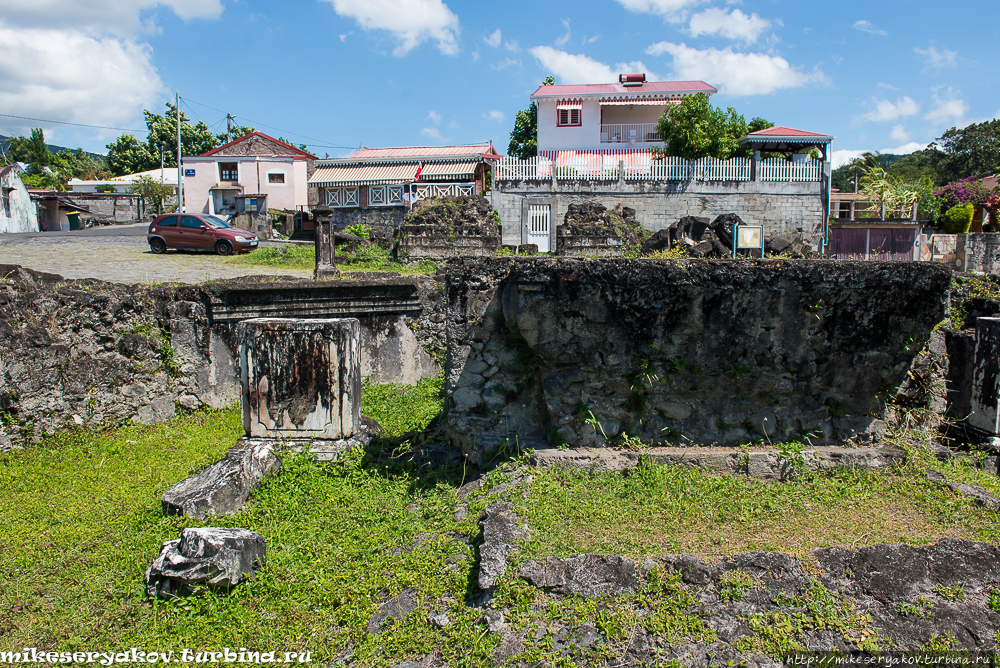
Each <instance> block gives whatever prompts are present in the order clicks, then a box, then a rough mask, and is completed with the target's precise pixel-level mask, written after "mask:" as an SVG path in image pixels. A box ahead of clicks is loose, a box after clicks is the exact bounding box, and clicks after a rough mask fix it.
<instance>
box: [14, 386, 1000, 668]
mask: <svg viewBox="0 0 1000 668" xmlns="http://www.w3.org/2000/svg"><path fill="white" fill-rule="evenodd" d="M441 382H442V381H441V380H440V379H433V380H427V381H424V382H422V383H421V384H420V385H418V386H417V387H415V388H409V387H403V386H395V385H393V386H385V385H375V384H371V383H366V384H365V385H364V390H363V397H362V406H363V411H364V413H365V414H366V415H369V416H372V417H374V418H375V419H377V420H378V421H379V422H381V424H382V425H383V427H384V428H385V429H386V432H387V433H386V437H385V438H383V439H381V440H379V441H377V442H375V443H374V444H373V445H372V446H371V447H369V448H368V449H367V450H366V451H356V452H354V453H353V454H351V455H350V456H349V457H348V458H347V459H345V460H343V461H341V462H338V463H331V464H317V463H313V462H311V461H310V460H308V459H306V458H301V457H290V458H286V460H285V470H284V472H283V473H282V474H281V475H280V476H278V477H276V478H274V479H272V480H271V481H269V482H268V483H266V484H265V486H264V487H263V488H262V489H260V490H258V491H257V492H255V493H254V494H253V496H252V497H251V502H250V503H249V504H248V506H247V508H246V509H244V510H243V511H242V512H241V513H239V514H237V515H234V516H232V517H221V518H209V520H208V521H207V522H206V524H209V525H214V526H239V527H246V528H249V529H252V530H254V531H258V532H260V533H261V534H262V535H264V536H265V537H266V539H267V541H268V563H267V568H266V569H265V570H263V571H262V572H261V573H260V574H259V575H258V577H257V579H256V580H254V581H252V582H249V583H247V584H244V585H241V586H240V587H238V588H236V589H234V590H232V591H231V592H228V593H226V592H211V591H202V592H199V593H196V594H195V595H192V596H190V597H186V598H184V599H179V600H175V601H167V602H163V601H156V602H153V601H150V600H148V599H146V598H145V596H144V593H143V587H142V580H143V573H144V570H145V568H146V567H147V566H148V564H149V563H150V562H151V561H152V559H153V558H154V557H155V556H156V554H157V552H158V550H159V546H160V544H161V542H162V541H165V540H169V539H172V538H175V537H176V536H177V535H178V533H179V531H180V530H181V529H182V528H183V527H186V526H198V525H201V524H202V523H201V522H198V521H194V520H189V519H183V518H178V517H164V516H163V515H162V512H161V509H160V503H159V498H160V495H161V494H162V492H163V491H164V490H165V489H166V488H167V487H169V486H170V485H172V484H173V483H174V482H176V481H178V480H180V479H182V478H184V477H185V476H187V475H189V474H190V473H192V472H195V471H197V470H199V469H200V468H202V467H204V466H205V465H206V464H208V463H210V462H212V461H214V460H216V459H217V458H219V457H220V456H221V455H222V454H223V453H224V452H225V450H226V449H227V448H228V447H229V446H230V445H231V444H233V443H234V442H235V440H236V438H238V436H239V435H240V434H241V432H242V428H241V424H240V417H239V412H238V410H237V409H235V408H234V409H230V410H225V411H221V412H200V413H195V414H188V415H185V416H183V417H179V418H175V419H174V420H172V421H170V422H169V423H167V424H164V425H160V426H157V427H145V426H139V425H132V426H126V427H122V428H119V429H116V430H107V431H96V430H86V429H82V428H81V429H74V430H70V431H67V432H64V433H61V434H58V435H56V436H53V437H51V438H49V439H47V440H45V441H44V442H43V443H41V444H39V445H37V446H34V447H32V448H30V449H28V450H24V451H16V452H12V453H8V454H3V455H0V488H2V489H4V494H3V495H0V525H2V526H3V527H4V531H3V532H2V533H0V574H2V577H0V645H2V646H3V647H4V648H7V647H10V648H19V647H25V646H27V647H38V648H45V649H47V650H51V651H88V650H89V651H92V650H93V649H94V648H95V647H101V648H106V649H108V650H118V648H122V649H125V648H128V647H132V646H136V647H143V648H147V649H157V650H159V651H169V650H171V649H177V648H183V647H189V648H195V649H213V650H214V649H218V648H221V647H223V646H228V647H239V646H244V647H251V648H255V649H259V650H261V651H267V650H269V649H275V650H279V651H296V652H305V651H308V652H311V653H312V654H311V661H312V663H318V662H322V665H328V664H331V663H335V662H336V661H337V660H338V658H344V657H346V656H347V655H348V654H351V655H352V658H351V661H352V662H353V663H354V664H355V665H365V666H374V667H385V666H390V665H394V664H397V663H399V662H401V661H404V660H407V659H413V658H418V657H422V656H425V655H426V654H428V653H430V652H438V653H439V655H440V657H441V660H442V661H443V662H445V663H447V664H448V665H452V666H489V665H493V652H494V650H495V649H496V648H497V646H498V645H499V643H500V640H501V637H500V634H499V633H496V632H490V631H489V630H488V629H487V628H486V627H485V624H484V622H483V618H482V611H481V610H479V609H476V608H474V607H470V606H469V605H467V603H468V602H469V598H470V596H471V595H472V594H473V592H474V589H473V584H472V583H473V582H474V580H475V573H476V570H475V568H476V566H475V556H476V554H475V549H474V547H473V546H474V545H475V541H476V539H477V537H478V533H479V528H478V525H477V518H478V516H479V513H480V512H481V511H482V509H483V507H484V506H485V504H486V503H487V501H497V500H507V501H510V502H512V503H514V505H515V508H516V510H517V512H518V513H519V514H520V515H521V516H522V517H524V518H526V519H527V521H528V523H529V525H530V526H531V538H530V539H529V540H527V541H524V542H522V543H521V544H520V546H519V548H520V550H521V552H520V554H519V555H517V558H518V559H525V558H535V557H543V556H549V555H560V556H566V555H569V554H574V553H579V552H610V553H621V554H626V555H632V556H643V555H654V556H658V555H661V554H665V553H678V552H681V551H687V552H691V553H694V554H697V555H701V556H702V557H704V558H708V559H709V560H711V559H713V558H716V557H718V556H721V555H724V554H731V553H735V552H742V551H746V550H750V549H759V550H768V549H777V550H780V551H783V552H791V553H793V554H798V555H803V554H805V553H807V552H808V551H809V550H811V549H813V548H815V547H819V546H824V545H832V544H838V545H843V546H846V547H854V548H857V547H860V546H862V545H869V544H874V543H880V542H885V543H895V542H909V543H916V544H920V543H927V542H930V541H932V540H935V539H937V538H939V537H941V536H955V537H964V538H974V539H984V540H989V541H994V542H995V541H996V540H997V539H998V538H1000V519H998V518H997V516H996V515H994V514H987V513H984V512H983V510H982V509H980V508H978V507H975V506H973V505H972V503H971V502H969V501H968V500H966V499H964V498H962V497H958V496H956V495H954V494H952V493H951V492H950V490H948V489H946V488H943V487H941V486H938V485H936V484H934V483H932V482H930V481H928V480H927V479H926V477H925V476H924V475H923V471H924V470H925V469H926V467H928V466H930V465H932V464H933V465H934V466H935V467H936V468H938V469H939V470H941V471H942V472H943V473H944V474H945V475H946V476H947V477H948V478H949V479H954V480H961V481H965V482H970V483H973V484H978V485H981V486H985V487H988V488H989V489H992V490H994V492H995V493H996V492H1000V490H998V487H1000V484H998V483H997V481H996V478H995V477H993V476H990V475H989V474H987V473H983V472H981V471H977V470H975V469H974V468H972V467H971V465H970V462H966V461H952V462H949V463H940V462H937V460H936V459H935V458H934V457H933V456H932V454H931V453H930V452H929V451H928V450H926V449H925V448H923V447H921V446H920V444H918V443H915V442H912V441H906V442H904V445H908V446H909V447H910V448H911V449H910V459H909V462H908V463H907V465H906V466H905V467H903V468H901V469H899V470H897V471H893V472H890V473H873V472H864V471H853V470H838V471H831V472H827V473H820V474H814V475H810V476H802V477H800V478H799V479H797V480H795V481H791V482H785V483H778V482H765V481H760V480H748V479H744V478H741V477H734V476H729V475H710V474H708V473H704V472H700V471H696V470H693V469H688V468H669V467H663V466H658V465H654V464H643V465H641V466H640V467H639V468H638V469H637V470H635V471H634V472H633V473H632V474H631V475H628V476H622V475H620V474H613V473H584V472H578V471H568V470H536V471H533V472H532V475H533V476H534V483H533V484H532V485H530V487H527V488H525V487H515V488H509V489H507V490H504V489H503V488H502V487H500V484H501V483H503V482H506V481H508V480H509V479H510V473H509V471H510V467H507V468H506V469H503V468H502V469H499V470H497V471H494V472H493V473H490V474H489V475H488V476H487V477H486V479H485V481H484V483H483V486H482V492H483V494H482V495H481V496H476V497H470V498H463V499H459V498H457V494H456V492H457V490H458V488H459V487H460V486H461V485H462V484H463V483H464V482H466V481H467V480H468V479H469V477H470V476H471V475H472V473H473V472H472V471H471V470H469V469H468V468H467V467H464V466H461V465H460V464H452V465H445V466H435V467H428V466H422V467H418V466H416V465H415V464H414V463H413V462H411V461H410V460H409V459H408V458H407V456H406V453H407V451H408V449H409V448H411V447H423V446H424V445H426V443H427V439H428V438H433V434H429V433H426V432H423V433H418V434H416V435H412V434H411V435H410V436H404V435H405V434H407V433H408V432H412V431H413V430H419V429H424V428H425V427H426V426H427V425H428V424H429V423H430V422H431V420H432V419H433V416H434V415H436V414H437V413H438V412H439V411H440V410H441V409H442V405H443V401H442V397H441V392H440V388H441ZM580 408H581V410H586V406H581V407H580ZM520 461H521V462H523V461H524V460H523V459H522V460H520ZM525 491H527V493H526V494H525V493H524V492H525ZM487 494H490V496H489V498H488V499H487V497H486V495H487ZM460 503H461V504H463V505H465V506H466V507H467V513H465V514H464V515H459V514H456V509H457V508H458V505H459V504H460ZM759 586H760V585H759V583H758V582H757V581H756V580H755V578H754V577H753V576H750V575H748V574H746V573H742V572H738V571H731V572H729V573H727V574H726V575H725V576H724V577H723V578H722V579H721V580H720V581H719V582H718V583H717V584H716V589H717V591H718V592H719V595H720V598H721V599H722V600H723V601H726V602H735V601H740V600H743V599H744V598H748V597H750V596H752V595H754V594H753V592H754V590H755V589H757V588H758V587H759ZM406 588H413V589H414V590H415V591H416V598H417V599H418V607H417V610H416V611H415V612H414V613H413V614H410V615H408V616H406V617H405V618H403V619H401V620H394V619H389V620H387V621H386V623H385V625H384V626H383V627H382V632H381V633H380V634H378V635H372V634H370V633H368V630H367V626H368V623H369V620H370V619H371V618H372V615H373V614H374V613H375V611H376V609H377V607H378V606H379V605H380V604H382V603H383V602H384V601H386V600H388V599H390V598H392V597H394V596H396V595H397V594H399V593H400V592H401V591H402V590H403V589H406ZM963 595H964V593H963V592H962V591H961V589H960V588H958V587H947V588H946V587H939V588H938V590H936V591H935V592H934V594H933V595H932V596H936V597H940V598H941V599H942V600H949V601H955V600H960V597H961V596H963ZM779 598H781V600H779V601H777V603H778V605H779V606H780V607H781V610H780V611H778V612H773V613H766V614H763V613H756V614H753V613H749V614H748V615H747V617H746V623H747V625H748V627H749V628H750V629H751V630H752V631H753V633H752V634H751V635H750V636H746V637H744V638H743V639H742V640H740V641H739V642H740V643H741V644H740V648H741V649H746V650H747V651H751V650H757V651H761V652H764V653H767V654H769V655H771V656H781V655H782V653H785V652H787V651H789V650H792V649H796V648H799V647H800V645H802V644H803V642H804V640H803V636H804V634H805V633H806V632H807V631H808V630H810V629H827V630H830V631H834V632H836V633H838V634H843V635H845V636H846V637H848V638H850V639H851V640H852V641H853V642H855V643H857V644H858V645H860V646H861V647H865V648H867V649H874V648H875V647H876V646H879V647H884V644H883V643H882V639H880V638H878V637H877V635H875V634H874V633H872V632H871V631H870V630H869V628H868V625H869V621H868V619H867V618H866V617H865V616H864V615H863V614H861V613H859V612H858V610H857V609H855V608H854V607H853V606H852V605H851V604H850V603H849V602H847V601H844V600H842V599H839V598H837V597H836V596H834V595H833V594H832V593H831V592H830V591H827V590H826V589H825V588H823V587H822V586H821V585H820V584H818V583H816V582H814V583H813V584H812V585H811V586H810V587H809V588H808V589H807V590H806V591H804V592H802V593H801V594H800V595H798V596H791V595H782V596H779ZM996 601H1000V594H998V595H997V596H993V597H992V598H991V605H993V606H994V608H996V607H1000V603H997V602H996ZM697 606H698V601H697V600H696V598H695V597H694V595H693V594H692V592H691V590H690V589H689V588H688V587H686V586H685V585H684V584H683V583H681V582H680V580H679V579H678V576H677V575H676V574H668V573H665V572H662V571H659V570H654V571H653V573H652V575H651V577H650V580H649V583H648V585H647V586H646V587H645V588H643V589H641V590H640V591H638V592H637V593H635V594H630V595H621V596H605V597H602V598H600V599H584V598H581V597H569V598H557V597H552V596H550V595H548V594H544V593H543V592H541V591H540V590H538V589H535V588H532V587H529V586H528V585H527V584H526V583H524V582H523V581H521V580H520V579H519V578H517V576H516V575H514V574H509V575H508V576H506V577H505V578H504V579H503V580H502V581H501V582H500V584H499V586H498V588H497V591H496V593H495V597H494V599H493V601H492V603H489V604H487V607H492V608H494V609H500V608H507V609H508V612H507V619H506V621H507V623H509V624H510V625H511V627H512V629H513V630H514V631H515V632H519V631H528V633H527V634H526V638H525V646H524V648H523V652H522V653H521V655H520V658H521V659H523V660H524V661H526V662H535V663H537V664H538V665H541V664H542V663H548V664H549V665H561V666H584V665H594V664H595V663H599V662H601V661H602V660H603V659H614V660H615V661H617V660H619V659H620V657H621V656H622V655H623V652H624V651H625V650H626V649H627V647H628V645H629V642H630V639H631V638H632V637H633V634H634V632H635V630H636V629H639V628H641V629H645V630H646V631H648V632H650V633H653V634H656V635H657V636H658V637H660V638H663V639H665V640H667V641H669V642H674V643H682V642H684V641H686V640H688V639H690V640H695V641H711V640H713V639H714V637H715V636H714V633H713V632H712V630H711V629H710V628H709V627H708V625H707V623H706V620H705V619H704V618H703V617H702V616H701V615H700V614H699V613H698V612H697ZM907 606H908V607H906V608H905V609H904V608H903V607H900V614H901V615H903V616H912V617H928V616H930V615H932V614H933V604H931V603H930V602H926V601H920V600H918V601H917V602H915V603H908V604H907ZM432 612H433V613H444V614H446V615H447V616H448V619H449V623H448V624H447V625H446V626H443V627H438V626H435V625H434V624H432V623H430V622H429V621H428V614H429V613H432ZM582 627H586V628H593V629H594V633H596V634H598V635H599V637H600V638H601V639H602V642H601V643H599V644H597V645H593V646H591V647H590V648H589V649H587V650H583V649H581V648H580V647H577V648H570V650H560V649H559V648H558V647H557V643H556V639H557V634H558V633H561V631H560V629H563V628H582ZM933 642H934V643H937V644H938V645H942V646H943V645H946V644H948V643H949V642H950V641H949V639H947V638H940V639H937V640H934V641H933ZM584 651H586V652H588V653H587V654H586V655H584V654H583V652H584Z"/></svg>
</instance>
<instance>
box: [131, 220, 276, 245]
mask: <svg viewBox="0 0 1000 668" xmlns="http://www.w3.org/2000/svg"><path fill="white" fill-rule="evenodd" d="M146 242H147V243H149V250H151V251H153V252H154V253H166V252H167V249H168V248H194V249H202V250H214V251H215V252H216V253H218V254H219V255H229V254H230V253H232V252H233V251H247V250H251V249H254V248H256V247H257V243H258V241H257V235H255V234H254V233H253V232H247V231H246V230H238V229H236V228H235V227H230V226H229V225H228V224H226V223H225V221H223V220H220V219H219V218H216V217H215V216H210V215H208V214H206V213H182V214H177V213H165V214H162V215H159V216H157V217H156V218H154V219H153V222H151V223H150V224H149V233H148V234H147V235H146Z"/></svg>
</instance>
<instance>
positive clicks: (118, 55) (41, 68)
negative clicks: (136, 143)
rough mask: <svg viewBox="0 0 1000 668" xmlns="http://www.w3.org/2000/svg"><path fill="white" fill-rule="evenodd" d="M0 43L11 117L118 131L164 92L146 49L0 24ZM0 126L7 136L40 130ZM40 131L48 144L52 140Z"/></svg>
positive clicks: (1, 94) (2, 99)
mask: <svg viewBox="0 0 1000 668" xmlns="http://www.w3.org/2000/svg"><path fill="white" fill-rule="evenodd" d="M0 44H3V45H4V52H5V56H4V60H5V62H4V67H2V68H0V109H3V110H4V112H5V113H8V114H13V115H17V116H29V117H32V118H51V119H53V120H60V121H66V122H71V123H72V122H75V123H86V124H89V125H110V126H116V127H117V126H120V125H121V124H122V123H125V122H126V121H130V120H132V119H135V117H136V116H138V115H139V113H140V111H141V110H142V109H144V108H152V107H154V106H155V103H156V102H158V100H159V99H160V98H161V97H162V96H163V94H164V93H165V90H164V86H163V82H162V81H161V80H160V77H159V75H158V74H157V72H156V67H154V65H153V53H152V49H151V48H150V47H149V46H148V45H146V44H140V43H137V42H135V41H132V40H129V39H123V38H118V37H104V38H97V37H92V36H89V35H85V34H82V33H79V32H74V31H67V30H58V29H56V30H46V29H37V28H13V27H11V26H8V25H6V24H5V23H0ZM0 123H2V126H3V128H4V129H5V130H6V132H5V133H4V134H22V133H24V132H27V131H30V128H31V127H32V126H34V125H38V123H36V122H33V121H21V120H18V119H13V118H0ZM42 125H44V124H42ZM138 127H139V128H141V127H142V125H138ZM45 129H46V130H48V131H49V132H48V133H47V135H48V136H49V138H50V139H51V138H52V135H53V134H54V133H53V132H52V131H51V130H50V129H49V128H45ZM53 130H55V131H56V132H58V130H59V126H57V127H56V128H53ZM115 134H117V133H115Z"/></svg>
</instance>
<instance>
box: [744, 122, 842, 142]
mask: <svg viewBox="0 0 1000 668" xmlns="http://www.w3.org/2000/svg"><path fill="white" fill-rule="evenodd" d="M747 137H764V138H771V137H803V138H810V137H820V138H823V139H833V135H823V134H820V133H818V132H807V131H805V130H796V129H795V128H786V127H785V126H783V125H778V126H775V127H773V128H768V129H766V130H757V132H751V133H750V134H748V135H747Z"/></svg>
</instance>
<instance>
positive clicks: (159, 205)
mask: <svg viewBox="0 0 1000 668" xmlns="http://www.w3.org/2000/svg"><path fill="white" fill-rule="evenodd" d="M156 203H157V206H156V213H157V214H161V213H163V144H160V196H159V197H158V198H157V199H156Z"/></svg>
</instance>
